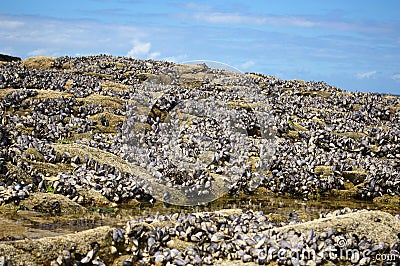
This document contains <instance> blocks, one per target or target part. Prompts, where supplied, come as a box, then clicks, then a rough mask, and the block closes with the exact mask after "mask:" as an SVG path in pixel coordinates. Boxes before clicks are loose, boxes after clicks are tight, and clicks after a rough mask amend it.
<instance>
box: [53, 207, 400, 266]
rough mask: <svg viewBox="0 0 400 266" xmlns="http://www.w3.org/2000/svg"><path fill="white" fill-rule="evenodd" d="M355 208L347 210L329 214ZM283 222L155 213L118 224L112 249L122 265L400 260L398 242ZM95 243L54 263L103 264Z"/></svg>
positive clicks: (253, 215)
mask: <svg viewBox="0 0 400 266" xmlns="http://www.w3.org/2000/svg"><path fill="white" fill-rule="evenodd" d="M356 211H357V210H351V209H343V210H338V211H336V212H335V213H328V214H326V215H327V216H328V217H329V216H337V215H343V214H345V213H351V212H356ZM291 223H292V224H293V222H291ZM294 223H295V222H294ZM285 224H287V223H283V222H282V223H281V224H276V223H274V222H272V221H271V220H269V219H268V218H267V217H266V216H265V215H264V214H263V213H262V212H253V211H247V212H244V213H232V214H226V213H222V212H212V213H185V214H179V213H175V214H172V215H155V216H148V217H144V218H140V219H138V220H132V221H129V222H127V224H126V226H124V227H118V228H115V229H114V231H113V233H112V246H110V247H109V248H110V251H111V253H112V254H113V255H115V256H117V257H118V256H120V257H124V258H125V260H124V261H122V263H123V265H212V264H215V263H218V262H221V261H223V260H226V259H229V260H236V261H240V262H241V263H246V262H253V263H256V264H260V265H265V264H267V265H269V264H270V263H272V262H274V261H275V262H278V264H279V265H295V266H298V265H322V264H324V263H328V262H331V263H338V262H339V261H340V262H348V263H351V264H352V265H356V264H357V265H373V264H375V263H380V261H378V260H379V258H380V257H379V254H388V256H389V254H390V256H391V258H393V259H390V260H389V259H387V260H386V261H385V262H384V265H395V263H396V262H398V259H399V258H400V256H399V254H400V253H399V252H400V242H396V243H393V244H391V245H388V244H384V243H375V242H374V241H372V240H371V239H368V238H366V237H365V236H364V237H360V236H358V235H357V234H354V233H353V234H351V233H346V232H340V231H339V230H336V229H333V228H329V229H327V230H326V231H323V232H316V231H314V230H313V229H311V230H309V231H307V232H303V231H302V232H300V231H296V230H295V229H290V230H288V231H279V227H280V226H282V225H285ZM92 246H93V248H92V249H91V250H90V251H89V252H88V253H87V254H78V253H77V252H76V251H74V250H73V249H72V250H64V251H63V252H62V254H60V255H59V257H58V258H56V259H55V260H54V261H53V262H52V265H73V263H75V264H74V265H104V261H108V260H107V258H102V255H101V254H100V252H99V247H98V245H96V243H94V244H93V245H92ZM349 251H351V252H349Z"/></svg>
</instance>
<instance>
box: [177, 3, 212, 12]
mask: <svg viewBox="0 0 400 266" xmlns="http://www.w3.org/2000/svg"><path fill="white" fill-rule="evenodd" d="M184 7H185V8H187V9H191V10H196V11H208V10H211V9H212V8H213V7H212V6H207V5H199V4H196V3H188V4H186V5H185V6H184Z"/></svg>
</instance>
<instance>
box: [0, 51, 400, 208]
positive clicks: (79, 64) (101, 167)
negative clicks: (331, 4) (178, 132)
mask: <svg viewBox="0 0 400 266" xmlns="http://www.w3.org/2000/svg"><path fill="white" fill-rule="evenodd" d="M48 60H50V63H49V64H48V65H47V67H43V65H39V66H38V67H34V66H32V65H31V64H27V63H24V61H22V62H9V63H2V64H1V65H0V117H1V123H0V143H1V149H0V176H1V178H0V204H1V203H4V202H12V201H17V202H18V201H19V200H21V199H24V198H26V197H28V196H29V194H30V193H33V192H36V191H53V192H56V193H60V194H63V195H65V196H67V197H69V198H71V199H74V200H76V201H78V199H79V198H80V197H79V193H78V192H77V189H76V188H77V187H78V186H79V187H83V188H87V189H93V190H96V191H98V192H100V193H101V194H102V195H104V196H105V197H107V198H108V199H109V200H111V201H113V202H123V201H128V200H130V199H134V198H136V199H139V200H150V201H151V200H153V199H152V196H151V195H152V191H151V188H149V186H148V184H147V183H146V182H143V180H142V179H140V178H139V177H138V176H137V174H135V173H134V172H132V171H127V170H126V169H121V168H120V167H116V165H115V164H113V159H110V158H113V157H112V156H117V157H119V158H125V157H126V150H124V149H123V146H124V142H123V138H124V132H123V130H122V127H123V124H124V121H125V120H126V116H127V115H129V112H130V109H131V108H132V105H135V102H134V101H133V100H134V99H135V97H137V95H138V94H139V95H140V94H143V95H144V94H146V90H147V89H148V87H147V86H146V85H144V83H145V82H144V81H146V80H147V81H148V80H152V82H156V83H157V82H158V83H159V84H169V85H171V86H172V87H173V88H174V89H176V90H182V89H183V90H186V91H190V89H193V88H194V87H195V88H196V89H199V90H201V91H205V92H208V93H210V92H213V91H215V93H216V94H217V93H218V91H220V92H221V91H224V90H225V91H226V90H227V88H232V87H234V86H247V84H246V82H245V79H242V78H240V77H239V76H240V75H234V76H233V75H232V76H231V79H229V77H230V76H229V75H228V74H226V71H225V72H223V71H220V72H219V71H217V70H210V69H208V70H206V71H209V72H212V73H214V74H216V75H220V78H219V81H218V82H215V81H213V79H211V78H209V76H207V77H205V78H204V79H203V80H201V82H197V81H196V82H192V84H191V83H190V82H186V83H185V81H184V80H183V79H182V77H179V76H178V77H177V79H175V80H174V79H172V78H170V77H169V76H168V74H169V73H170V72H171V71H172V70H173V69H174V67H176V65H174V64H172V63H168V62H160V61H152V60H146V61H141V60H134V59H132V58H124V57H112V56H107V55H99V56H88V57H60V58H55V59H54V58H53V59H48ZM191 69H192V73H189V74H192V75H196V73H197V72H198V71H199V69H202V66H201V67H199V68H196V67H192V68H191ZM172 72H173V71H172ZM222 73H224V75H225V76H224V75H223V74H222ZM186 74H187V73H186ZM247 77H249V78H251V79H252V80H253V81H254V83H256V84H257V85H258V87H259V88H260V90H261V93H262V94H263V95H265V97H266V98H267V99H268V104H269V105H270V109H271V112H270V113H269V115H271V116H272V119H273V125H272V127H273V128H274V130H275V131H276V133H277V136H276V146H275V147H276V150H275V153H274V154H273V156H272V158H271V162H270V167H269V171H267V172H265V173H264V175H263V178H262V180H261V181H260V182H258V183H257V185H260V186H263V187H265V188H266V189H268V190H270V191H272V192H275V193H279V194H291V195H296V196H300V197H303V198H310V197H313V196H315V195H318V194H321V193H327V192H328V193H329V192H331V191H333V190H334V189H335V190H338V191H339V190H343V189H347V190H351V191H352V192H353V194H352V195H354V196H355V197H359V198H370V199H372V198H375V197H379V196H383V195H391V196H395V195H400V137H399V136H400V126H399V125H400V98H399V97H395V96H390V95H380V94H372V93H350V92H346V91H342V90H340V89H337V88H335V87H332V86H329V85H327V84H325V83H323V82H313V81H310V82H304V81H300V80H290V81H284V80H280V79H278V78H275V77H271V76H263V75H259V74H248V75H247ZM151 93H153V92H151ZM154 93H156V91H155V92H154ZM166 103H167V104H168V99H167V100H166ZM136 107H140V106H139V105H137V106H136ZM159 111H160V110H159ZM215 115H216V116H217V117H218V114H215ZM247 116H249V117H248V118H247V120H248V121H249V123H254V121H256V120H257V118H254V117H252V116H251V112H249V113H248V115H247ZM159 117H161V115H160V116H159ZM153 118H155V117H153ZM247 120H246V121H247ZM151 126H154V123H153V124H152V122H149V123H148V124H147V127H150V128H151ZM209 126H210V127H212V126H213V125H212V123H209ZM248 129H249V128H248ZM202 130H203V129H202ZM205 130H206V131H207V130H208V129H205ZM203 131H204V130H203ZM154 140H157V138H155V139H154ZM75 144H80V145H84V146H87V147H91V148H93V149H96V150H98V151H99V152H100V151H101V152H104V153H100V155H98V156H91V154H87V152H85V150H82V149H79V148H76V146H74V145H75ZM217 144H218V145H219V146H220V151H222V153H220V154H221V157H222V158H224V156H225V155H226V154H225V153H224V151H225V150H226V149H227V147H225V146H227V145H229V141H225V139H222V140H221V141H220V142H219V143H217ZM219 146H218V147H219ZM104 154H109V155H110V156H111V155H112V156H111V157H110V156H109V158H108V159H107V158H106V157H107V156H106V155H104ZM225 158H226V156H225ZM216 167H218V165H216ZM167 168H168V167H167ZM167 168H162V169H161V170H160V171H163V173H164V174H165V175H167V176H168V175H170V178H169V179H168V180H166V182H167V181H171V180H172V181H174V182H175V183H178V185H179V184H182V183H185V182H186V181H188V180H182V178H180V177H179V175H177V174H176V171H174V169H169V168H168V169H167ZM171 173H172V174H171ZM247 175H249V174H248V172H246V171H245V172H243V176H244V177H246V176H247ZM192 179H193V180H195V181H196V180H197V181H199V180H200V183H201V185H202V186H206V185H207V184H208V183H207V181H210V179H212V178H210V176H209V175H207V174H202V173H194V174H193V178H192ZM202 179H204V180H202ZM197 181H196V182H197ZM246 181H248V180H246V178H245V182H244V183H243V186H236V188H237V187H242V188H244V190H245V191H246V192H252V191H254V188H251V186H249V184H248V182H247V183H246ZM167 183H168V182H167ZM189 183H190V182H189ZM173 185H176V184H173ZM246 186H247V187H246ZM246 188H247V189H246Z"/></svg>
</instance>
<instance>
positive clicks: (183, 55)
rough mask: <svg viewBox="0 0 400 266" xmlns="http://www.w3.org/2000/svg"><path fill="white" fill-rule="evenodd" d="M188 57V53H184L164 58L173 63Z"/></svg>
mask: <svg viewBox="0 0 400 266" xmlns="http://www.w3.org/2000/svg"><path fill="white" fill-rule="evenodd" d="M187 59H188V56H187V54H182V55H176V56H168V57H164V58H163V59H162V60H164V61H168V62H173V63H181V62H182V61H186V60H187Z"/></svg>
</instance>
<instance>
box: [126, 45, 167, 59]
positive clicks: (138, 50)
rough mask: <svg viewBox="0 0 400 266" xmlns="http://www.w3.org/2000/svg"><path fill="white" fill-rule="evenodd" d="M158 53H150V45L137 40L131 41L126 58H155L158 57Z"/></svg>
mask: <svg viewBox="0 0 400 266" xmlns="http://www.w3.org/2000/svg"><path fill="white" fill-rule="evenodd" d="M160 54H161V53H160V52H151V43H150V42H141V41H139V40H134V41H133V47H132V49H131V50H129V52H128V53H127V56H131V57H133V58H137V59H144V58H145V59H148V58H153V59H154V58H156V57H159V56H160Z"/></svg>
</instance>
